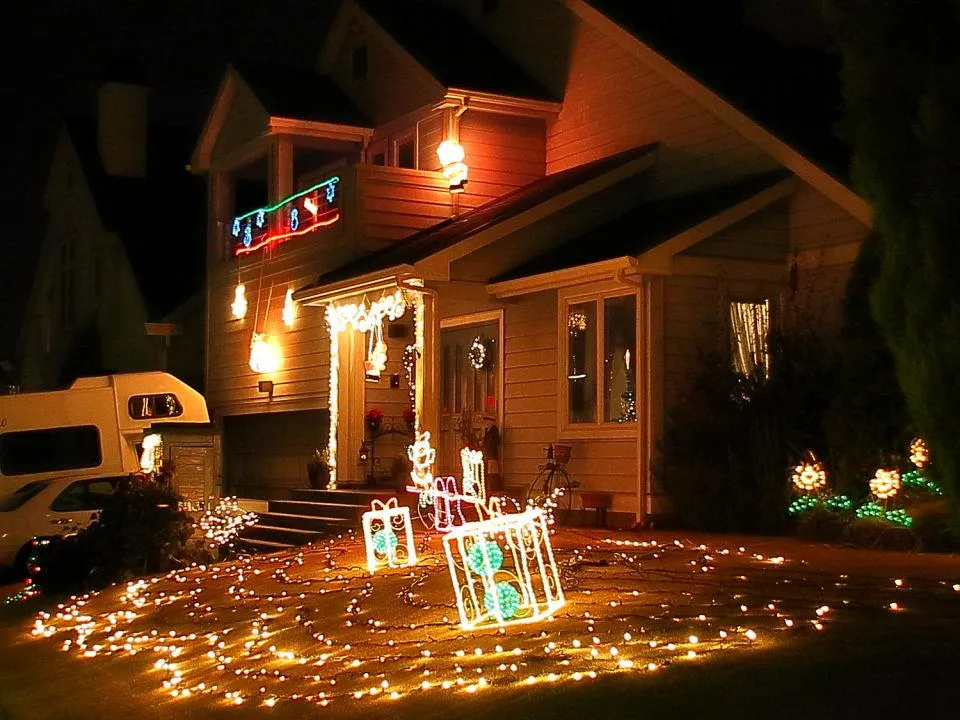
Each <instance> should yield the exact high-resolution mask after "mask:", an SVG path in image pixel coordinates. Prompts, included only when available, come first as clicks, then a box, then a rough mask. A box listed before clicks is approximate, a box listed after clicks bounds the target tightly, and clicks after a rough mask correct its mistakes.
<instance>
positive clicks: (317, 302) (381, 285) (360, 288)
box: [293, 264, 414, 307]
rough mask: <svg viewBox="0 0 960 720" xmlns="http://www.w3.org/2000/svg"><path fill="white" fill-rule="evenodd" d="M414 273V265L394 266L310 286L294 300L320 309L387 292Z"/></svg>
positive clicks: (295, 296)
mask: <svg viewBox="0 0 960 720" xmlns="http://www.w3.org/2000/svg"><path fill="white" fill-rule="evenodd" d="M413 271H414V268H413V266H412V265H406V264H403V265H394V266H392V267H389V268H384V269H383V270H375V271H373V272H369V273H365V274H363V275H357V276H356V277H352V278H347V279H345V280H338V281H336V282H332V283H324V284H313V285H308V286H306V287H303V288H300V289H299V290H297V291H295V292H294V293H293V299H294V300H296V301H297V302H299V303H302V304H304V305H309V306H313V307H319V306H321V305H326V304H328V303H331V302H333V301H335V300H339V299H341V298H345V297H350V296H351V295H359V294H361V293H365V292H375V291H377V290H386V289H388V288H391V287H393V286H395V285H396V284H397V282H398V280H400V279H403V278H405V277H408V276H410V275H411V274H413Z"/></svg>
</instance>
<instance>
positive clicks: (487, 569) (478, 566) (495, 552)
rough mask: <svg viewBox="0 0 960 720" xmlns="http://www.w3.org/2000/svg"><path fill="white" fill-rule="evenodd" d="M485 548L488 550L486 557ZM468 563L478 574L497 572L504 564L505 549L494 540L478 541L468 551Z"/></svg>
mask: <svg viewBox="0 0 960 720" xmlns="http://www.w3.org/2000/svg"><path fill="white" fill-rule="evenodd" d="M484 549H486V551H487V557H486V558H484V556H483V551H484ZM467 565H469V566H470V569H471V570H473V571H474V572H475V573H477V575H483V574H489V573H495V572H496V571H497V570H499V569H500V568H501V567H502V566H503V551H502V550H501V549H500V546H499V545H497V544H496V543H495V542H493V541H492V540H484V541H482V542H478V543H477V544H476V545H474V546H473V547H472V548H470V551H469V552H468V553H467Z"/></svg>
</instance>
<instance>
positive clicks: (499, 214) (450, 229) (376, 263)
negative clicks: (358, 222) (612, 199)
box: [297, 145, 656, 294]
mask: <svg viewBox="0 0 960 720" xmlns="http://www.w3.org/2000/svg"><path fill="white" fill-rule="evenodd" d="M655 153H656V145H645V146H643V147H639V148H634V149H632V150H627V151H625V152H621V153H618V154H616V155H611V156H609V157H605V158H601V159H599V160H595V161H593V162H590V163H586V164H584V165H579V166H577V167H573V168H570V169H569V170H564V171H563V172H559V173H555V174H553V175H547V176H546V177H542V178H540V179H538V180H535V181H533V182H532V183H530V184H528V185H525V186H523V187H521V188H518V189H516V190H514V191H512V192H509V193H506V194H505V195H501V196H500V197H498V198H496V199H494V200H491V201H490V202H488V203H485V204H484V205H481V206H480V207H478V208H475V209H474V210H471V211H469V212H466V213H464V214H463V215H459V216H457V217H452V218H448V219H447V220H443V221H442V222H439V223H437V224H436V225H432V226H431V227H428V228H426V229H424V230H421V231H419V232H416V233H414V234H413V235H411V236H409V237H407V238H405V239H403V240H399V241H397V242H395V243H393V244H392V245H389V246H387V247H386V248H384V249H382V250H379V251H378V252H375V253H371V254H369V255H364V256H362V257H359V258H357V259H356V260H353V261H351V262H349V263H347V264H345V265H341V266H340V267H338V268H335V269H333V270H330V271H328V272H325V273H323V274H322V275H320V277H319V278H317V281H316V282H315V283H313V284H311V285H308V286H307V287H304V288H301V289H300V290H298V291H297V294H299V293H302V292H304V291H308V290H310V289H314V288H320V287H323V286H325V285H330V284H333V283H339V282H343V281H346V280H350V279H352V278H358V277H361V276H364V275H368V274H371V273H375V272H378V271H381V270H388V269H390V268H393V267H396V266H398V265H412V264H413V263H416V262H419V261H421V260H425V259H426V258H428V257H430V256H431V255H434V254H436V253H439V252H441V251H443V250H446V249H448V248H451V247H453V246H454V245H456V244H457V243H459V242H461V241H462V240H465V239H467V238H468V237H470V236H473V235H476V234H477V233H479V232H482V231H483V230H486V229H488V228H492V227H493V226H495V225H497V224H499V223H502V222H504V221H505V220H509V219H511V218H514V217H516V216H517V215H519V214H520V213H522V212H524V211H526V210H530V209H532V208H535V207H537V206H539V205H543V204H544V203H546V202H548V201H550V200H552V199H554V198H556V197H558V196H559V195H562V194H563V193H565V192H567V191H569V190H573V189H575V188H578V187H580V186H582V185H584V184H585V183H587V182H588V181H590V180H593V179H596V178H599V177H601V176H603V175H605V174H607V173H611V172H612V171H614V170H617V169H618V168H621V167H622V166H625V165H627V164H628V163H630V162H631V161H633V160H638V159H640V158H644V157H648V156H651V157H652V156H654V155H655Z"/></svg>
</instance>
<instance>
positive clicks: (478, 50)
mask: <svg viewBox="0 0 960 720" xmlns="http://www.w3.org/2000/svg"><path fill="white" fill-rule="evenodd" d="M355 2H356V3H357V4H358V5H359V6H360V7H361V8H362V9H363V10H364V11H366V12H367V13H368V14H369V15H370V16H371V17H372V18H373V19H374V20H375V21H376V22H377V23H378V24H379V25H380V26H381V27H382V28H383V29H384V30H385V31H386V32H387V33H389V34H390V36H391V37H392V38H393V39H394V40H395V41H396V42H397V43H399V44H400V46H401V47H403V49H404V50H406V51H407V52H408V53H409V54H410V55H411V56H412V57H413V58H414V59H415V60H416V61H417V62H418V63H420V65H422V66H423V67H424V69H426V70H427V72H429V73H430V74H431V75H432V76H433V77H434V78H436V79H437V81H439V82H440V83H441V84H442V85H444V86H445V87H447V88H456V89H463V90H475V91H479V92H488V93H493V94H496V95H509V96H511V97H520V98H528V99H531V100H548V101H551V102H556V101H558V100H559V98H556V97H554V96H553V95H552V94H551V93H550V92H549V91H548V90H546V89H545V88H544V87H543V86H541V85H540V84H539V83H538V82H537V81H536V80H534V79H533V78H531V77H530V76H529V75H528V74H527V73H526V72H524V70H523V69H521V68H520V66H519V65H517V64H516V63H515V62H514V61H513V60H511V59H510V58H509V57H508V56H507V55H506V54H504V53H503V51H501V50H500V48H498V47H497V46H496V45H494V44H493V43H492V42H490V41H489V40H487V39H486V38H485V37H484V36H483V35H481V34H480V32H479V31H478V30H477V29H476V28H474V27H473V26H472V25H471V24H470V23H469V22H467V20H465V19H464V18H463V17H461V16H460V15H459V14H457V13H456V12H455V11H453V10H451V9H450V8H449V7H447V6H445V5H444V4H442V3H439V2H425V1H424V0H355Z"/></svg>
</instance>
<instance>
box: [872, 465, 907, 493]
mask: <svg viewBox="0 0 960 720" xmlns="http://www.w3.org/2000/svg"><path fill="white" fill-rule="evenodd" d="M870 492H872V493H873V494H874V496H875V497H876V498H877V499H879V500H889V499H890V498H892V497H895V496H896V494H897V493H898V492H900V471H899V470H897V469H892V470H888V469H885V468H879V469H878V470H877V472H876V474H875V475H874V476H873V478H871V479H870Z"/></svg>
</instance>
